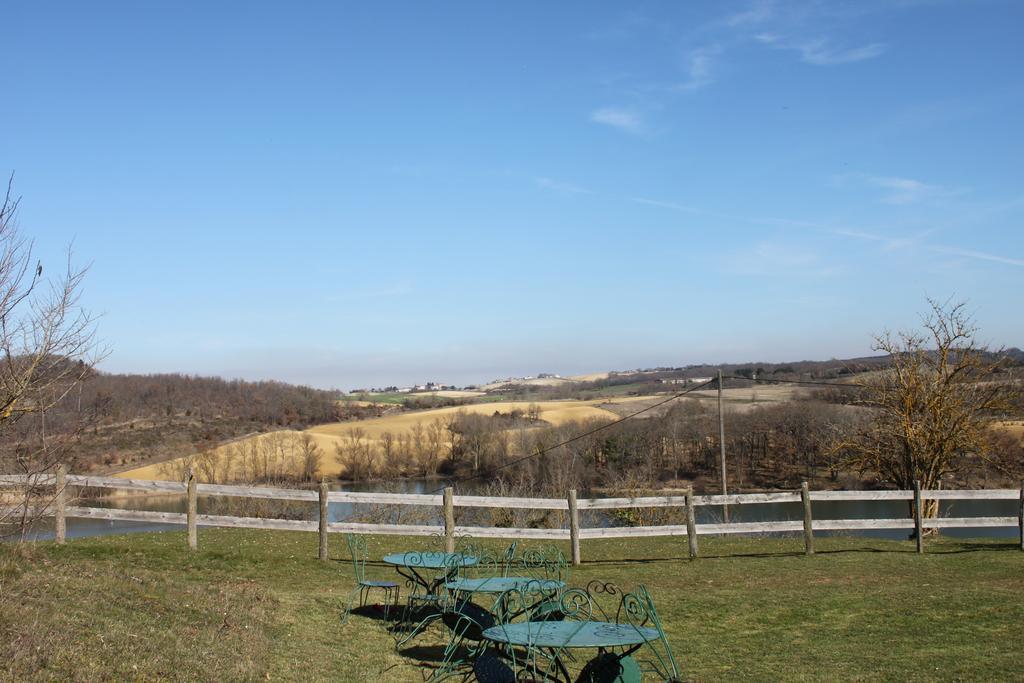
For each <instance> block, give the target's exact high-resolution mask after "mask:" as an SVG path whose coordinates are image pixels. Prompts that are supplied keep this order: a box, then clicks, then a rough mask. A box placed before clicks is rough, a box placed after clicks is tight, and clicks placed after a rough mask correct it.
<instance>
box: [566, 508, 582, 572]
mask: <svg viewBox="0 0 1024 683" xmlns="http://www.w3.org/2000/svg"><path fill="white" fill-rule="evenodd" d="M569 543H570V544H571V545H572V563H573V566H576V567H578V566H580V513H579V510H578V509H577V508H576V489H569Z"/></svg>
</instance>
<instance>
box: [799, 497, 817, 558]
mask: <svg viewBox="0 0 1024 683" xmlns="http://www.w3.org/2000/svg"><path fill="white" fill-rule="evenodd" d="M800 500H802V501H803V503H804V554H805V555H813V554H814V524H813V520H812V519H811V489H810V487H809V486H808V485H807V482H806V481H805V482H803V483H802V484H801V485H800Z"/></svg>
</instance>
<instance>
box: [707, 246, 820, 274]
mask: <svg viewBox="0 0 1024 683" xmlns="http://www.w3.org/2000/svg"><path fill="white" fill-rule="evenodd" d="M723 269H724V270H725V271H727V272H729V273H732V274H734V275H741V276H749V277H765V276H771V277H778V276H779V273H780V272H784V273H786V274H787V275H789V276H800V277H810V278H822V277H831V276H833V275H836V274H838V273H839V272H840V269H839V268H838V267H836V266H832V265H827V264H824V263H822V259H821V256H820V255H819V254H818V253H817V252H814V251H809V250H808V249H806V248H805V247H802V246H799V245H794V244H785V243H781V242H758V243H757V244H754V245H751V246H750V247H747V248H746V249H742V250H740V251H738V252H735V253H733V254H731V255H730V256H729V257H727V259H726V260H725V261H724V263H723Z"/></svg>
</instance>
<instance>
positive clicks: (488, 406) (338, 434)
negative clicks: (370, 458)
mask: <svg viewBox="0 0 1024 683" xmlns="http://www.w3.org/2000/svg"><path fill="white" fill-rule="evenodd" d="M647 398H649V397H644V396H629V397H623V398H616V399H597V400H591V401H537V402H536V403H530V402H528V401H510V402H507V403H475V404H471V405H466V406H454V407H447V408H436V409H434V410H422V411H416V412H406V413H398V414H395V415H387V416H385V417H378V418H372V419H369V420H359V421H355V422H335V423H332V424H326V425H320V426H317V427H312V428H311V429H307V430H305V431H302V432H299V431H293V430H282V431H277V432H270V433H267V434H260V435H259V436H254V437H250V438H248V439H243V440H241V441H236V442H233V443H230V444H226V445H223V446H220V447H218V448H217V449H215V450H214V452H213V454H212V456H213V458H214V459H217V458H219V459H222V460H227V462H228V463H235V464H227V465H224V466H225V467H230V468H231V469H232V471H235V469H236V467H237V463H239V462H240V461H241V460H242V459H243V457H244V456H243V455H242V454H243V453H245V454H247V455H249V456H251V454H252V453H255V452H259V454H260V455H259V457H260V458H270V459H273V458H284V459H289V462H291V466H294V464H295V458H296V457H297V456H295V455H291V453H293V452H295V451H296V449H298V448H299V444H300V442H301V440H302V439H303V437H308V438H310V439H312V441H313V442H315V443H316V445H317V446H319V448H320V453H321V454H322V463H321V468H320V471H321V473H322V474H324V475H326V476H337V475H339V474H341V473H343V471H344V467H343V466H342V465H341V464H340V463H338V462H337V460H336V458H335V457H334V454H335V446H336V445H337V444H339V443H341V442H343V441H344V440H345V439H346V437H347V436H348V435H349V434H350V433H352V432H353V431H354V430H360V431H361V432H362V434H363V435H364V437H365V440H366V441H367V442H368V443H370V444H373V445H375V446H376V445H378V444H379V442H380V439H381V437H382V436H383V435H384V434H385V433H390V434H392V435H394V436H398V435H399V434H408V433H409V432H410V431H412V430H413V428H414V427H415V425H417V424H419V425H421V426H422V427H423V428H424V429H426V428H427V426H428V425H429V424H431V423H433V422H435V421H437V420H444V419H445V418H447V417H450V416H452V415H453V414H455V413H457V412H459V411H460V410H461V411H465V412H467V413H477V414H481V415H491V414H493V413H494V412H495V411H498V412H501V413H509V412H511V411H513V410H516V409H518V410H521V411H523V412H526V411H527V410H528V409H529V407H530V406H531V405H536V406H537V407H538V408H539V409H540V418H541V419H542V420H544V421H546V422H548V423H550V424H553V425H559V424H563V423H565V422H569V421H571V420H587V419H591V418H606V419H615V418H617V416H616V415H615V413H613V412H611V411H609V410H605V409H604V408H601V407H600V405H601V404H609V403H616V404H621V403H631V402H634V401H640V400H645V399H647ZM282 454H288V455H282ZM187 460H188V458H178V459H176V460H173V461H170V462H166V463H160V464H155V465H147V466H145V467H139V468H136V469H133V470H128V471H127V472H121V473H119V474H117V475H115V476H118V477H123V478H127V479H149V480H156V479H176V478H179V477H180V473H181V472H182V471H184V469H185V467H187ZM214 467H218V465H216V464H215V465H214ZM197 471H198V470H197ZM200 479H204V480H205V479H208V477H204V476H202V474H200Z"/></svg>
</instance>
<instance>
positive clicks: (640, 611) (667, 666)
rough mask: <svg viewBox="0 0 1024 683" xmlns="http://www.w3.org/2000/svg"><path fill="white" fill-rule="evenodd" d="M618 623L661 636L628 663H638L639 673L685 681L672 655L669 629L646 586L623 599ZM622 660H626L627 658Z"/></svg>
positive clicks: (617, 615) (647, 643)
mask: <svg viewBox="0 0 1024 683" xmlns="http://www.w3.org/2000/svg"><path fill="white" fill-rule="evenodd" d="M615 621H616V622H617V623H620V624H630V625H631V626H634V627H648V628H653V629H655V630H656V631H657V632H658V635H659V638H658V639H657V640H649V641H646V642H645V645H646V647H645V648H643V649H641V650H637V652H636V656H635V657H628V659H635V661H636V666H637V671H638V672H640V671H643V672H645V673H650V674H653V675H655V676H658V677H660V678H661V680H664V681H680V680H682V679H681V678H680V674H679V667H678V666H677V665H676V659H675V657H674V656H673V654H672V647H671V645H669V642H668V637H667V636H666V635H665V629H664V628H662V626H661V619H660V618H659V617H658V612H657V610H656V609H654V600H653V599H651V594H650V593H649V592H648V591H647V587H646V586H644V585H642V584H641V585H639V586H637V587H636V590H634V591H633V592H632V593H626V594H624V595H623V596H622V600H620V601H619V608H618V611H617V613H616V615H615ZM622 659H623V660H625V659H627V657H623V658H622ZM623 680H627V679H623ZM635 680H640V679H639V678H637V679H635Z"/></svg>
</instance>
